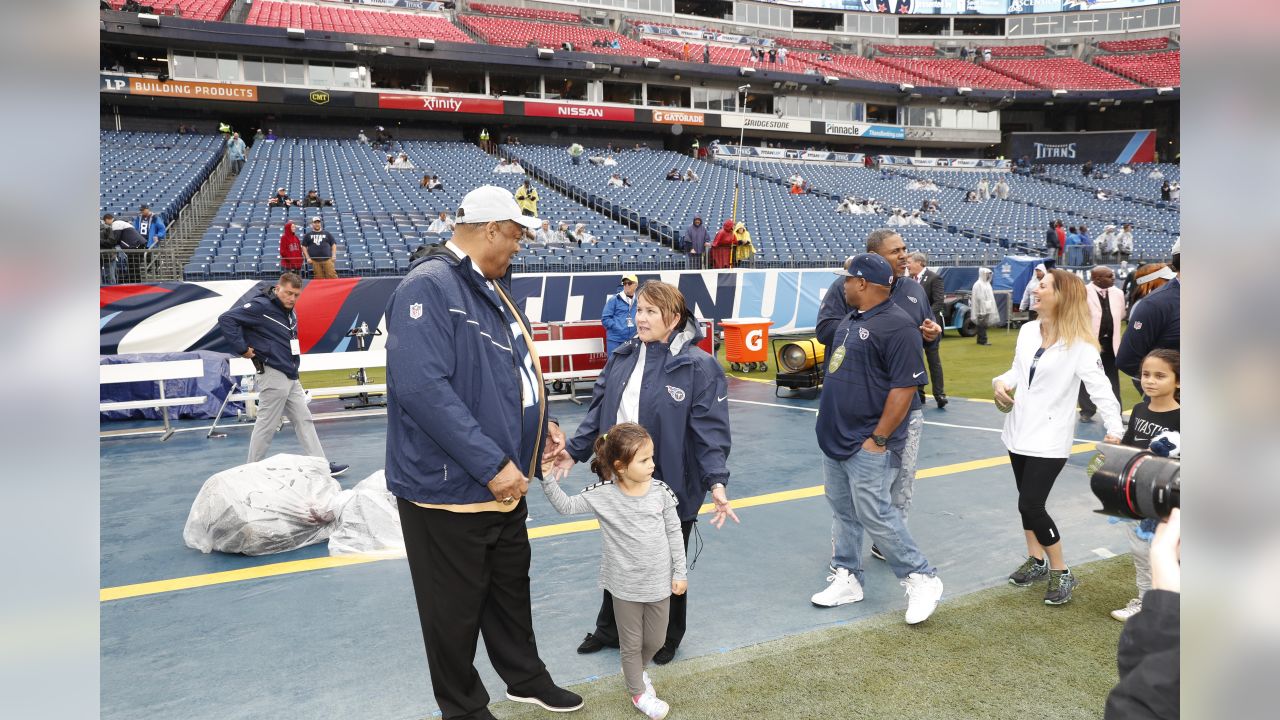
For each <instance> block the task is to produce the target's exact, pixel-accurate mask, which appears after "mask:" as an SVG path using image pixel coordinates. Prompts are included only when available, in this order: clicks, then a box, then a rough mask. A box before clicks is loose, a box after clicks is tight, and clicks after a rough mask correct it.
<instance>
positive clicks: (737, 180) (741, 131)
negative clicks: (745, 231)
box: [730, 68, 751, 222]
mask: <svg viewBox="0 0 1280 720" xmlns="http://www.w3.org/2000/svg"><path fill="white" fill-rule="evenodd" d="M747 69H749V68H743V70H747ZM750 89H751V83H747V84H746V85H739V86H738V93H739V94H740V95H741V96H742V99H741V100H740V101H739V102H738V112H740V113H745V112H746V107H747V91H748V90H750ZM746 132H747V123H746V121H745V120H744V121H743V122H742V127H740V128H738V170H737V173H736V174H735V175H734V178H733V210H732V212H731V213H730V216H731V219H732V220H733V221H734V222H737V221H738V196H739V188H741V187H742V142H743V140H744V139H745V137H746Z"/></svg>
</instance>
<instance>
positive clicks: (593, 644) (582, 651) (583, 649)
mask: <svg viewBox="0 0 1280 720" xmlns="http://www.w3.org/2000/svg"><path fill="white" fill-rule="evenodd" d="M606 647H618V643H616V642H615V643H607V642H604V641H603V640H601V639H600V638H598V637H596V636H595V635H593V634H591V633H587V636H586V637H584V638H582V644H581V645H579V646H578V654H579V655H590V654H591V653H594V652H600V651H601V650H603V649H604V648H606Z"/></svg>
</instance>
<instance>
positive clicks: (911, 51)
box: [876, 45, 938, 57]
mask: <svg viewBox="0 0 1280 720" xmlns="http://www.w3.org/2000/svg"><path fill="white" fill-rule="evenodd" d="M876 51H878V52H880V53H881V54H883V55H897V56H899V57H933V56H935V55H937V54H938V50H937V48H935V47H934V46H932V45H877V46H876Z"/></svg>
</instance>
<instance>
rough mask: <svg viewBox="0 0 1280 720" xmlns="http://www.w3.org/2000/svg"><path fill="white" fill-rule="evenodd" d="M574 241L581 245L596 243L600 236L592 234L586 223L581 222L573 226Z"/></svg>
mask: <svg viewBox="0 0 1280 720" xmlns="http://www.w3.org/2000/svg"><path fill="white" fill-rule="evenodd" d="M573 241H574V242H576V243H577V244H578V246H579V247H581V246H583V245H595V244H596V243H597V242H599V241H600V238H598V237H596V236H595V235H592V234H591V231H589V230H587V224H586V223H584V222H580V223H578V224H577V225H574V226H573Z"/></svg>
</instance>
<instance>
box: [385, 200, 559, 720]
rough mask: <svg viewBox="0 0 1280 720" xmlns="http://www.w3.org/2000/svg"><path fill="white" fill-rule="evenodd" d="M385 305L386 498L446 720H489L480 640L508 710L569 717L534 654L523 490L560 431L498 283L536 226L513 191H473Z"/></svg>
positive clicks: (525, 327) (553, 449)
mask: <svg viewBox="0 0 1280 720" xmlns="http://www.w3.org/2000/svg"><path fill="white" fill-rule="evenodd" d="M456 218H457V224H456V225H455V226H454V235H453V238H452V239H450V240H449V241H447V242H445V243H444V244H442V245H433V246H431V247H429V248H428V250H427V252H426V254H425V255H424V256H423V257H422V258H420V259H419V260H417V261H416V262H415V263H414V264H413V265H412V266H411V267H410V269H409V274H408V275H407V276H405V278H404V280H402V281H401V282H400V285H399V286H398V287H397V288H396V290H395V292H394V293H392V295H391V299H390V301H389V302H388V303H387V311H386V316H387V329H388V337H387V390H388V403H387V456H386V476H387V489H388V490H390V491H391V493H392V494H393V495H395V496H396V497H397V498H398V500H397V502H398V505H399V511H400V523H401V529H402V530H403V531H404V542H405V550H406V553H407V555H408V560H409V572H410V575H411V576H412V578H413V589H414V594H415V596H416V598H417V602H418V616H419V620H420V621H421V624H422V634H423V639H424V641H425V644H426V650H427V666H428V668H429V669H430V672H431V689H432V691H433V692H434V693H435V697H436V702H437V703H439V705H440V710H441V712H442V713H443V715H444V717H445V718H446V719H450V718H467V719H468V720H490V719H491V718H493V715H492V714H490V713H489V711H488V709H487V705H488V703H489V695H488V693H487V692H485V689H484V683H483V682H482V681H481V679H480V675H479V673H477V672H476V669H475V665H474V658H475V652H476V638H477V637H479V636H483V637H484V644H485V649H486V650H487V651H488V654H489V659H490V661H491V662H492V663H493V668H494V670H496V671H497V673H498V675H499V677H501V678H502V680H503V681H504V682H505V683H506V686H507V698H509V699H511V700H516V701H518V702H527V703H533V704H537V705H540V706H542V707H544V708H547V709H550V710H553V711H558V712H567V711H570V710H576V709H578V708H580V707H582V698H581V697H579V696H578V695H576V694H574V693H571V692H569V691H568V690H564V689H562V688H560V687H557V686H556V684H555V683H554V682H553V681H552V679H551V675H550V674H549V673H548V672H547V668H546V666H545V665H544V664H543V663H542V660H541V659H540V658H539V656H538V646H537V643H536V642H535V640H534V633H533V611H532V608H531V604H530V596H529V560H530V547H529V533H528V529H527V528H526V526H525V520H526V518H527V517H528V515H529V509H528V503H526V502H525V500H524V496H525V494H526V493H527V492H528V489H529V479H530V478H534V477H541V476H542V456H543V451H544V450H546V451H547V452H548V453H550V454H555V455H558V454H559V453H560V451H561V450H562V449H563V448H564V433H562V432H561V431H560V428H559V425H558V424H556V423H555V422H552V421H549V420H548V418H547V405H546V394H545V388H544V386H543V382H542V374H541V371H540V370H539V362H538V357H537V354H536V352H535V349H534V345H533V339H532V337H531V336H530V331H529V322H528V320H527V319H526V318H525V317H524V314H523V313H522V312H520V308H519V307H518V306H517V305H516V303H515V301H514V300H513V299H512V297H511V292H510V289H509V286H507V285H506V283H505V281H504V280H503V277H504V276H505V275H506V274H507V271H508V269H509V268H510V266H511V258H512V257H514V256H515V255H516V254H517V253H518V252H519V251H520V243H521V240H523V239H524V237H525V236H526V234H527V233H528V232H529V231H530V230H533V229H534V228H536V227H538V225H539V224H540V223H539V222H538V221H537V220H536V219H534V218H530V217H526V216H525V215H524V214H522V213H521V212H520V208H519V206H517V205H516V201H515V198H513V197H512V196H511V193H510V192H509V191H508V190H506V189H504V188H500V187H495V186H492V185H486V186H483V187H480V188H477V189H475V190H472V191H471V192H469V193H467V195H466V197H464V198H463V199H462V204H461V206H460V207H459V208H458V211H457V213H456Z"/></svg>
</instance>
